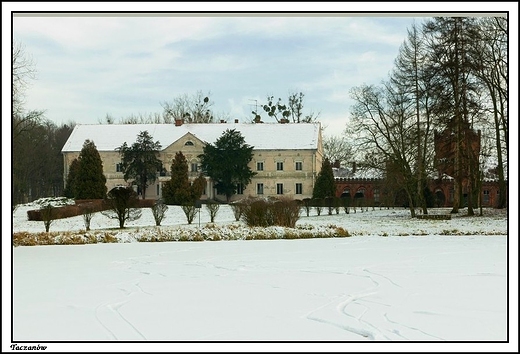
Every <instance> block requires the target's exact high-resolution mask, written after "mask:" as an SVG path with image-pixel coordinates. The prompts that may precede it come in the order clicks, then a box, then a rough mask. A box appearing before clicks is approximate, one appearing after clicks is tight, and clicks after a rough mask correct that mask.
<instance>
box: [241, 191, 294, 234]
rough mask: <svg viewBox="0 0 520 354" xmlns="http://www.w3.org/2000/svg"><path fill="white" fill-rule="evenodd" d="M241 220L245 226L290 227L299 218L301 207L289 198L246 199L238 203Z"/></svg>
mask: <svg viewBox="0 0 520 354" xmlns="http://www.w3.org/2000/svg"><path fill="white" fill-rule="evenodd" d="M238 208H241V209H242V211H241V218H242V220H243V221H244V222H245V223H246V225H247V226H250V227H253V226H261V227H268V226H284V227H292V228H294V226H295V225H296V221H298V219H299V218H300V212H301V206H300V203H299V202H298V201H296V200H293V199H290V198H266V199H264V198H247V199H243V200H242V201H241V202H240V203H238Z"/></svg>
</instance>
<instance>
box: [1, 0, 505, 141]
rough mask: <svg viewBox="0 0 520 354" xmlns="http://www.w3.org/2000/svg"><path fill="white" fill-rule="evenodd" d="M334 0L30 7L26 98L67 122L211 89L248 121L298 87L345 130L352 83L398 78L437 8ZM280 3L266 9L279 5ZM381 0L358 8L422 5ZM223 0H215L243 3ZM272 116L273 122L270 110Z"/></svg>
mask: <svg viewBox="0 0 520 354" xmlns="http://www.w3.org/2000/svg"><path fill="white" fill-rule="evenodd" d="M79 4H81V3H79ZM139 4H140V7H138V6H137V5H139ZM150 4H153V3H150ZM264 4H265V3H264ZM296 4H297V3H292V4H290V5H289V6H287V5H286V8H283V11H290V10H292V11H294V10H298V11H300V10H305V8H304V7H303V6H306V5H305V3H301V4H299V5H298V6H296ZM325 4H326V3H324V5H323V8H320V7H317V6H316V5H314V8H311V9H314V11H322V10H326V9H328V8H332V9H334V8H338V9H340V8H343V9H345V11H341V12H338V11H335V12H334V13H332V14H330V13H329V14H323V13H305V12H299V13H292V14H288V13H284V14H276V13H264V14H259V13H258V12H257V13H253V14H248V13H234V14H228V15H225V14H222V13H215V12H211V13H202V12H198V13H195V14H193V15H191V16H187V15H186V14H182V13H179V12H176V13H171V12H170V13H166V12H164V11H169V10H175V9H176V8H175V7H171V3H170V8H164V5H163V8H161V7H158V8H155V7H153V6H152V5H150V7H148V8H147V7H145V6H143V4H142V3H126V5H127V6H128V8H126V6H124V5H123V3H118V4H117V7H116V8H113V7H112V8H110V7H107V8H104V7H101V5H99V4H97V5H95V7H92V5H91V7H86V6H85V5H83V6H85V7H82V6H81V5H78V7H77V8H72V9H71V8H61V10H69V11H70V10H74V9H76V11H78V10H84V11H107V10H108V11H125V10H128V11H139V10H140V11H143V10H145V11H151V10H155V9H157V10H160V11H163V12H162V13H159V14H150V13H148V14H142V13H141V14H138V13H132V14H128V13H127V14H122V13H118V14H111V15H110V16H107V15H106V14H103V13H92V12H90V13H88V12H84V13H81V14H80V16H78V15H77V14H71V13H65V14H64V13H61V14H58V15H56V14H54V15H53V14H52V13H38V14H36V15H34V14H33V15H31V16H29V14H27V13H25V14H23V13H18V14H16V15H15V16H13V22H12V36H13V39H15V40H17V41H19V42H20V43H22V44H23V45H24V47H25V51H26V53H27V54H29V55H30V56H31V57H32V58H33V60H34V63H35V69H36V70H37V79H36V80H34V81H32V82H31V85H30V87H29V89H28V90H27V97H26V108H27V109H43V110H45V116H46V118H48V119H50V120H52V121H54V122H56V123H57V124H62V123H67V122H70V121H74V122H75V123H81V124H96V123H98V122H99V121H104V119H105V116H106V115H107V114H109V115H111V116H112V117H114V118H115V119H116V121H118V120H119V119H120V118H124V117H128V116H129V115H132V114H134V115H137V114H145V115H148V114H149V113H155V112H162V111H163V108H162V106H161V103H164V102H172V101H173V99H174V98H175V97H178V96H180V95H184V94H188V95H194V94H196V93H197V91H202V92H203V93H204V94H208V93H209V94H210V98H211V100H212V101H213V102H214V105H213V110H214V112H215V113H216V114H217V115H225V116H228V117H229V118H230V119H231V120H233V119H239V120H240V122H246V121H250V120H251V118H252V114H251V111H252V110H254V109H255V105H258V106H260V105H261V104H264V103H265V102H266V97H267V96H268V95H273V96H275V98H278V97H280V98H282V100H283V101H284V102H286V101H287V97H288V96H289V94H290V93H293V92H303V93H304V95H305V97H304V114H308V113H311V112H313V113H315V114H316V113H319V120H320V121H321V122H322V124H323V125H324V126H325V127H326V129H325V135H336V134H339V133H341V132H342V131H343V129H344V128H345V124H346V122H347V119H348V116H349V114H350V106H351V105H352V101H351V100H350V99H349V90H350V89H351V88H353V87H355V86H359V85H362V84H379V83H380V82H381V81H382V80H384V79H386V78H387V76H388V73H389V71H390V70H391V69H392V67H393V61H394V59H395V58H396V56H397V54H398V51H399V46H400V45H401V44H402V43H403V41H404V40H405V38H406V33H407V29H409V28H410V26H411V25H412V23H413V22H414V21H415V22H416V23H417V24H420V23H421V22H422V21H423V20H424V19H425V18H427V17H428V16H431V15H430V14H427V15H420V14H417V13H415V14H411V13H403V12H391V13H384V14H383V13H366V14H360V13H352V12H350V13H349V12H346V11H348V8H345V4H341V5H342V6H343V7H341V6H338V5H336V6H332V7H331V6H330V3H329V6H328V7H327V6H326V5H325ZM336 4H337V3H336ZM60 5H61V4H60ZM206 5H207V4H206ZM206 5H204V6H202V4H199V6H193V4H192V5H191V6H190V7H189V8H182V7H181V8H180V11H187V10H196V11H200V10H205V9H206ZM274 5H275V4H274V3H271V4H269V5H268V6H265V5H264V6H263V8H260V10H263V11H273V10H276V11H279V10H278V8H277V7H275V6H274ZM380 5H381V4H376V3H372V4H368V6H367V4H364V7H363V8H361V9H359V7H357V8H356V7H354V10H356V11H359V10H365V11H374V10H379V9H384V10H387V11H388V10H394V11H396V10H397V11H399V10H402V9H404V10H413V6H412V7H408V8H403V7H402V6H401V7H399V6H397V3H396V4H394V6H393V7H388V5H386V8H380V7H379V6H380ZM2 6H3V5H2ZM112 6H113V5H112ZM221 6H222V9H220V8H218V7H215V5H213V7H212V8H211V10H227V11H231V10H232V11H235V10H240V8H231V7H229V4H228V5H227V6H226V5H224V4H222V5H221ZM300 6H302V8H301V9H300V8H299V7H300ZM358 6H359V5H358ZM361 6H363V5H361ZM409 6H410V5H409ZM443 6H445V5H443ZM472 6H473V5H472ZM36 9H37V10H39V11H53V8H52V7H51V8H46V7H44V6H39V7H38V8H34V10H36ZM418 9H421V7H418ZM22 10H23V11H34V10H33V8H32V7H31V8H27V7H26V8H22ZM54 10H55V11H57V10H60V8H56V9H54ZM425 10H427V9H425ZM438 10H441V9H438ZM446 10H451V9H448V8H447V9H446ZM466 10H467V9H466ZM177 11H179V9H177ZM205 11H206V10H205ZM494 11H496V10H494ZM3 16H4V15H3ZM262 117H263V119H264V121H273V120H272V119H269V118H268V117H267V116H266V114H265V113H264V114H262Z"/></svg>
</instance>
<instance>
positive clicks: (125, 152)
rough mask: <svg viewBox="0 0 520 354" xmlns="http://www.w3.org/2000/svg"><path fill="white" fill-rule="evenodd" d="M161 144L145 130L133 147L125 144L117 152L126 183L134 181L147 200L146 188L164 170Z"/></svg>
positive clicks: (138, 136)
mask: <svg viewBox="0 0 520 354" xmlns="http://www.w3.org/2000/svg"><path fill="white" fill-rule="evenodd" d="M160 150H161V144H160V143H159V142H158V141H156V142H154V141H153V140H152V136H151V135H150V134H149V133H148V132H147V131H146V130H145V131H142V132H140V133H139V135H137V140H136V142H135V143H133V144H132V145H131V146H128V145H127V144H126V142H124V143H123V145H121V146H120V147H119V148H117V151H119V153H120V154H121V167H122V169H123V173H124V179H125V181H128V180H133V181H132V183H133V184H136V185H137V186H138V188H139V189H140V190H141V193H142V198H143V199H145V196H146V188H147V187H148V186H149V185H150V184H153V183H154V182H155V180H156V179H157V171H159V170H160V169H161V168H162V162H161V160H160V159H159V158H158V155H159V151H160Z"/></svg>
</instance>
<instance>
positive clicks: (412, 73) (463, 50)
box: [346, 17, 508, 216]
mask: <svg viewBox="0 0 520 354" xmlns="http://www.w3.org/2000/svg"><path fill="white" fill-rule="evenodd" d="M507 26H508V23H507V18H504V17H480V18H477V17H436V18H433V19H428V20H426V21H424V22H423V23H422V24H420V25H417V24H415V23H414V24H413V25H412V26H411V28H409V29H408V34H407V38H406V39H405V41H404V42H403V44H402V46H401V48H400V50H399V54H398V56H397V58H396V59H395V64H394V68H393V70H392V71H391V72H390V74H389V77H388V79H386V80H384V81H383V82H382V83H381V84H380V85H362V86H357V87H354V88H352V89H351V92H350V94H351V97H352V99H353V100H354V101H355V104H354V106H353V107H352V110H351V120H350V122H349V124H348V126H347V130H346V134H348V136H350V137H351V138H352V140H351V141H353V144H354V148H355V149H356V151H363V156H362V161H363V164H364V165H365V166H369V167H372V168H375V169H380V170H382V171H384V172H385V174H386V180H387V184H388V185H387V188H388V189H393V190H404V191H405V192H406V195H407V198H408V204H409V208H410V212H411V214H412V216H414V215H415V208H421V209H422V211H423V213H427V208H426V206H427V205H426V192H427V187H426V182H427V179H428V178H429V176H432V174H433V173H435V171H436V168H437V167H438V166H439V161H435V148H434V142H435V139H436V136H437V139H439V141H438V143H443V144H445V145H446V150H447V151H449V152H450V155H448V158H447V159H446V161H442V163H443V164H444V165H443V166H444V167H446V169H447V170H449V171H452V177H453V178H454V186H455V190H454V198H453V209H452V213H458V212H459V208H462V207H464V204H463V202H464V200H463V190H464V189H466V190H467V201H466V202H467V208H468V214H469V215H474V206H475V205H477V204H478V203H477V202H478V198H479V196H480V195H481V188H480V186H481V183H482V180H483V177H484V174H485V172H486V171H484V166H485V164H486V162H487V161H486V160H487V159H488V158H489V157H490V156H496V158H497V160H496V169H497V174H498V181H499V188H500V192H499V203H498V207H499V208H503V207H505V206H506V181H507V176H506V174H507V153H508V71H507V70H508V35H507ZM442 132H448V133H449V134H446V136H448V141H446V138H444V139H445V140H444V141H440V139H441V138H440V136H441V135H440V134H441V133H442ZM478 132H480V137H481V140H480V142H476V141H477V140H476V139H475V140H474V138H475V135H476V134H478Z"/></svg>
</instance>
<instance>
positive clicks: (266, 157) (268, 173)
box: [62, 123, 323, 201]
mask: <svg viewBox="0 0 520 354" xmlns="http://www.w3.org/2000/svg"><path fill="white" fill-rule="evenodd" d="M260 125H261V126H262V127H258V129H256V128H255V126H260ZM289 125H290V126H291V128H292V129H287V126H289ZM153 126H154V127H153V129H155V131H160V132H161V134H162V135H163V136H161V138H160V140H159V141H160V143H161V145H162V146H163V150H162V151H161V152H160V155H159V159H160V160H161V161H162V162H163V167H164V169H165V171H166V173H162V174H160V173H159V174H158V178H157V180H156V182H155V183H154V184H152V185H150V186H148V188H147V189H146V194H145V197H146V198H147V199H158V198H160V197H161V196H162V185H163V183H164V182H166V181H168V180H169V179H170V168H171V163H172V161H173V159H174V157H175V154H176V153H177V152H178V151H181V152H182V153H183V155H184V156H185V158H186V160H187V162H188V171H189V177H190V179H191V180H193V179H195V178H196V177H197V176H198V175H199V173H200V160H199V158H198V156H199V155H200V154H202V153H203V147H204V145H205V144H206V141H210V142H211V143H214V142H215V141H216V138H218V137H219V136H220V135H221V134H222V133H223V132H224V131H225V130H226V129H236V130H238V131H241V133H242V135H243V136H244V138H245V142H246V143H247V144H249V145H251V146H253V147H254V149H253V159H252V160H251V162H250V163H249V167H250V168H251V170H252V171H254V172H255V173H256V175H255V176H254V177H253V178H252V181H251V183H250V184H248V185H247V186H245V188H243V189H242V190H239V191H238V193H237V194H236V195H234V196H233V197H232V198H231V200H237V199H242V198H246V197H250V196H251V197H260V196H264V197H268V196H273V197H280V196H285V197H290V198H294V199H304V198H310V197H312V191H313V188H314V182H315V180H316V176H317V174H318V172H319V171H320V169H321V164H322V160H323V147H322V138H321V128H320V127H319V124H317V123H316V124H312V126H313V127H309V124H283V125H282V124H197V125H196V126H195V125H194V124H192V125H189V127H186V126H188V125H185V126H183V127H184V129H185V130H180V128H181V127H175V126H173V125H153ZM157 126H159V127H157ZM162 126H164V127H162ZM203 126H207V127H206V129H204V127H203ZM78 127H79V128H78ZM78 127H76V128H75V130H76V129H79V130H81V129H83V131H78V132H77V133H76V134H74V132H73V134H71V138H69V140H71V139H73V140H71V141H70V143H69V142H67V143H66V144H65V146H64V149H63V150H62V153H63V157H64V167H65V168H64V170H65V173H64V180H66V176H67V174H68V168H69V166H70V164H71V162H72V160H73V159H74V158H77V157H78V156H79V152H80V150H81V148H80V143H81V145H82V144H83V142H84V139H89V140H92V141H94V144H96V147H97V149H98V151H99V154H100V157H101V159H102V161H103V172H104V174H105V177H106V178H107V189H108V190H110V189H111V188H113V187H115V186H117V185H127V184H128V183H127V182H126V181H125V180H124V178H123V173H122V172H121V171H120V168H119V164H120V162H121V157H120V155H119V153H118V152H117V151H115V147H118V146H121V145H122V143H123V142H125V141H126V143H127V144H128V145H131V144H132V143H133V142H134V141H135V138H136V136H137V134H138V133H139V132H140V131H143V130H148V131H149V132H150V130H153V129H146V128H152V127H150V125H137V126H134V129H133V133H134V134H135V136H134V137H133V138H132V139H126V136H131V134H130V133H126V132H125V134H122V135H123V136H121V137H119V138H115V137H116V136H117V129H115V127H117V125H115V126H114V125H110V126H109V125H102V126H98V129H93V128H92V126H78ZM81 127H88V128H81ZM119 127H121V129H125V130H128V129H129V128H128V126H125V125H121V126H119ZM162 128H164V129H162ZM190 128H192V129H190ZM312 128H314V129H312ZM175 129H179V130H175ZM311 129H312V132H311ZM165 130H170V131H171V134H168V131H165ZM190 130H194V131H196V130H198V131H197V132H195V133H194V132H192V131H190ZM281 130H283V132H281ZM103 131H105V132H104V133H105V134H111V135H112V136H113V137H114V139H113V140H116V141H111V142H110V143H106V138H105V137H103V138H98V139H97V140H98V141H99V142H100V143H99V145H98V144H97V143H96V136H97V135H100V134H103ZM289 132H290V133H292V136H287V134H288V133H289ZM300 132H301V134H299V133H300ZM89 134H90V135H94V136H89ZM257 134H264V135H265V134H267V135H269V136H270V137H269V136H263V137H259V136H257ZM151 135H152V136H153V137H154V141H155V140H157V139H156V135H160V134H153V133H151ZM204 135H206V139H205V138H204ZM304 138H307V139H308V140H310V139H312V140H313V141H304V142H302V141H300V140H299V139H304ZM122 139H125V140H122ZM168 139H170V140H169V141H168ZM282 139H283V140H282ZM82 140H83V141H82ZM250 141H251V143H250ZM282 141H283V143H282ZM291 141H294V142H295V143H294V144H293V145H294V148H290V145H291ZM255 143H256V145H255ZM165 145H166V146H165ZM277 145H284V146H283V147H284V148H282V149H278V148H276V147H277ZM257 146H258V148H256V147H257ZM78 149H79V150H78ZM206 180H207V185H206V189H205V191H204V194H203V196H202V197H201V199H217V200H220V201H225V200H226V198H225V196H223V195H216V190H215V189H214V187H213V181H212V180H211V179H210V178H206Z"/></svg>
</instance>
